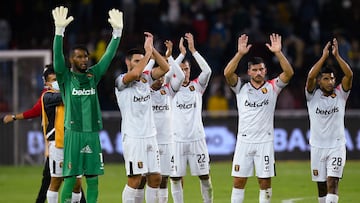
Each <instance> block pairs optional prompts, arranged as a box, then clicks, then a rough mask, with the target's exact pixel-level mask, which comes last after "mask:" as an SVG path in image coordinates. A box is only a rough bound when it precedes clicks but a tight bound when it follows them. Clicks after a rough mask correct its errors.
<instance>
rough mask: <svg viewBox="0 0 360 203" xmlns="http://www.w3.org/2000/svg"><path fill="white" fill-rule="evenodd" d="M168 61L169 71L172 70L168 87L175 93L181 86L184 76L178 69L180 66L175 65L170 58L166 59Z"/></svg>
mask: <svg viewBox="0 0 360 203" xmlns="http://www.w3.org/2000/svg"><path fill="white" fill-rule="evenodd" d="M168 61H169V64H170V67H171V68H170V69H171V70H172V72H173V74H172V75H171V77H170V79H169V80H170V86H171V88H172V90H173V91H174V92H177V91H178V90H179V89H180V86H181V85H182V83H183V81H184V79H185V74H184V72H183V71H182V69H181V68H180V65H179V64H177V63H176V61H175V60H174V58H173V57H172V56H169V57H168Z"/></svg>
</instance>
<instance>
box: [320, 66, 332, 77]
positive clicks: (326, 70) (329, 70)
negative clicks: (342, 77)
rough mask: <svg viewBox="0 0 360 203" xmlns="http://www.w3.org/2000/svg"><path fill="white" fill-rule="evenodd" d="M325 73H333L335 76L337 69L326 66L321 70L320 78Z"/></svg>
mask: <svg viewBox="0 0 360 203" xmlns="http://www.w3.org/2000/svg"><path fill="white" fill-rule="evenodd" d="M324 73H330V74H331V73H333V74H334V75H335V74H336V71H335V68H334V67H333V66H329V65H326V66H324V67H322V68H321V70H320V72H319V75H318V77H321V76H322V74H324Z"/></svg>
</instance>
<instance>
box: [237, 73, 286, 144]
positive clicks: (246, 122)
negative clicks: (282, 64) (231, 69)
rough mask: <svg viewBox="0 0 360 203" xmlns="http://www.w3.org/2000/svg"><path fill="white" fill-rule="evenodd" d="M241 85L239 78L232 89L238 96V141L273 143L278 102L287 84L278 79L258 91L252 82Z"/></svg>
mask: <svg viewBox="0 0 360 203" xmlns="http://www.w3.org/2000/svg"><path fill="white" fill-rule="evenodd" d="M241 85H242V84H241V79H240V77H238V82H237V84H236V86H235V87H231V89H232V90H233V91H234V92H235V94H236V101H237V108H238V115H239V120H238V135H237V139H238V140H241V141H242V142H246V143H262V142H269V141H273V139H274V112H275V106H276V100H277V97H278V95H279V93H280V91H281V90H282V88H284V87H285V86H286V85H287V84H286V83H284V82H282V81H281V80H280V79H279V77H277V78H274V79H272V80H269V81H266V82H265V83H264V84H263V85H262V86H261V87H260V88H258V89H256V88H254V87H253V86H252V85H251V83H250V82H247V83H245V84H244V85H243V86H241Z"/></svg>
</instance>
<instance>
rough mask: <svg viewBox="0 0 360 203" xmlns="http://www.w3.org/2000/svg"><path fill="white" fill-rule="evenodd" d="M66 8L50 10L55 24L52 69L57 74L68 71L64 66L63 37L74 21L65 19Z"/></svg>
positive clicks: (68, 18)
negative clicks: (68, 26)
mask: <svg viewBox="0 0 360 203" xmlns="http://www.w3.org/2000/svg"><path fill="white" fill-rule="evenodd" d="M67 14H68V8H66V7H64V6H60V7H56V8H55V9H53V10H52V16H53V19H54V24H55V36H54V44H53V55H54V57H53V58H54V59H53V60H54V69H55V72H56V73H57V74H62V73H64V72H65V71H68V68H67V67H66V65H65V57H64V53H63V37H64V32H65V28H66V26H67V25H68V24H69V23H70V22H71V21H73V20H74V18H73V17H72V16H69V17H67Z"/></svg>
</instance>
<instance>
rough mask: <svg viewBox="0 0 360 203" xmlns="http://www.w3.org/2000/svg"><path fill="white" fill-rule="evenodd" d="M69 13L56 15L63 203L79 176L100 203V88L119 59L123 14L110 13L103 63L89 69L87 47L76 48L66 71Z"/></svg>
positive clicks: (88, 195)
mask: <svg viewBox="0 0 360 203" xmlns="http://www.w3.org/2000/svg"><path fill="white" fill-rule="evenodd" d="M67 13H68V9H67V8H66V7H63V6H60V7H56V8H55V9H54V10H53V11H52V15H53V18H54V22H55V37H54V44H53V54H54V69H55V73H56V76H57V80H58V83H59V86H60V92H61V96H62V99H63V102H64V105H65V136H64V163H63V175H64V186H63V190H62V192H61V203H65V202H70V200H71V193H72V189H73V187H74V184H75V181H76V176H78V175H84V176H85V177H86V184H87V192H86V200H87V202H89V203H96V202H97V199H98V175H102V174H104V164H103V158H102V153H101V145H100V140H99V132H100V130H101V129H102V127H103V126H102V117H101V110H100V104H99V99H98V93H97V84H98V83H99V81H100V79H101V77H102V76H103V75H104V74H105V72H106V70H107V69H108V67H109V66H110V63H111V61H112V59H113V58H114V56H115V53H116V50H117V48H118V46H119V43H120V37H121V34H122V29H123V19H122V12H120V11H119V10H117V9H112V10H110V11H109V19H108V21H109V23H110V24H111V26H112V28H113V37H112V39H111V41H110V43H109V45H108V47H107V49H106V51H105V53H104V55H103V56H102V58H101V59H100V61H99V62H98V63H97V64H95V65H94V66H92V67H89V68H88V65H87V64H88V61H89V53H88V50H87V48H86V47H84V46H75V47H74V48H73V49H72V50H71V52H70V55H69V61H70V65H71V67H70V69H68V68H67V67H66V64H65V58H64V54H63V36H64V32H65V27H66V26H67V25H68V24H69V23H70V22H71V21H73V17H72V16H69V17H68V16H67Z"/></svg>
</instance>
